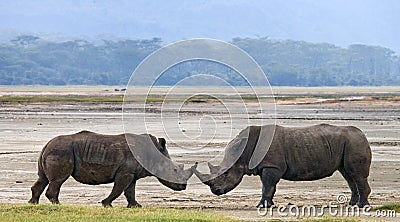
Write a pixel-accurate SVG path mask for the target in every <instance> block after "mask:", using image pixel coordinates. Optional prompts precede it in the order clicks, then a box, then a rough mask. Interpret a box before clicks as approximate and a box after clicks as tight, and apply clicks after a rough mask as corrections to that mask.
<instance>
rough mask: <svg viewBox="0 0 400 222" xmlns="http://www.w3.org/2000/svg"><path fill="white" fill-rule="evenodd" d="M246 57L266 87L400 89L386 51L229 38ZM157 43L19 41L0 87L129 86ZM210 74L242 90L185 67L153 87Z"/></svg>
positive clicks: (398, 70)
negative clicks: (260, 71) (264, 77)
mask: <svg viewBox="0 0 400 222" xmlns="http://www.w3.org/2000/svg"><path fill="white" fill-rule="evenodd" d="M231 43H232V44H234V45H236V46H238V47H240V48H241V49H243V50H244V51H246V52H247V53H248V54H249V55H251V56H252V57H253V58H254V59H255V60H256V61H257V62H258V64H259V65H260V67H261V68H262V69H263V70H264V72H265V73H266V75H267V77H268V80H269V81H270V83H271V85H282V86H347V85H352V86H363V85H374V86H380V85H400V58H399V57H398V56H397V55H396V53H395V52H394V51H392V50H390V49H388V48H384V47H380V46H370V45H363V44H354V45H350V46H348V47H347V48H342V47H338V46H335V45H333V44H328V43H309V42H304V41H293V40H274V39H269V38H267V37H261V38H234V39H232V41H231ZM163 45H164V44H163V42H162V40H161V39H160V38H152V39H139V40H133V39H120V40H113V41H111V40H102V41H101V42H100V43H98V42H97V43H93V42H89V41H87V40H69V41H64V42H54V41H46V40H43V39H41V38H40V37H37V36H33V35H21V36H17V37H15V38H14V39H12V40H11V41H10V42H9V43H7V44H1V45H0V85H36V84H38V85H126V84H127V83H128V80H129V77H130V75H131V74H132V72H133V71H134V69H135V68H136V66H137V65H138V64H139V63H140V62H141V61H142V60H143V59H144V58H145V57H146V56H148V55H149V54H150V53H152V52H154V51H155V50H157V49H159V48H160V47H162V46H163ZM200 73H202V74H204V73H210V74H214V75H216V76H218V77H220V78H222V79H224V80H226V81H227V82H228V83H230V84H233V85H246V82H245V80H244V79H243V78H241V77H240V75H238V74H237V73H236V72H235V71H234V70H232V69H231V68H229V67H226V66H224V65H222V64H219V63H215V62H210V61H201V60H199V61H197V60H196V61H187V62H184V63H181V64H178V65H176V66H174V67H171V68H170V69H168V70H167V71H166V72H165V73H164V74H163V75H162V76H161V78H160V79H158V80H157V84H158V85H174V84H176V83H177V82H179V81H180V80H182V79H183V78H186V77H189V76H191V75H195V74H200Z"/></svg>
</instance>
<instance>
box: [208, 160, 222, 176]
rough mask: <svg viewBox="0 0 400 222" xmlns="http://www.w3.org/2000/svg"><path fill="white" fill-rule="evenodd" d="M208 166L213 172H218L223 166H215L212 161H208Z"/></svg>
mask: <svg viewBox="0 0 400 222" xmlns="http://www.w3.org/2000/svg"><path fill="white" fill-rule="evenodd" d="M207 165H208V168H209V169H210V173H211V174H217V173H218V171H219V170H220V168H221V167H219V166H214V165H212V164H211V163H210V162H207Z"/></svg>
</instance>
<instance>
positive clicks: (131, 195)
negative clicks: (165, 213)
mask: <svg viewBox="0 0 400 222" xmlns="http://www.w3.org/2000/svg"><path fill="white" fill-rule="evenodd" d="M135 186H136V180H133V181H132V183H131V184H130V185H129V186H128V188H126V189H125V191H124V195H125V197H126V200H128V206H127V207H128V208H131V207H142V205H140V204H139V203H138V202H136V199H135Z"/></svg>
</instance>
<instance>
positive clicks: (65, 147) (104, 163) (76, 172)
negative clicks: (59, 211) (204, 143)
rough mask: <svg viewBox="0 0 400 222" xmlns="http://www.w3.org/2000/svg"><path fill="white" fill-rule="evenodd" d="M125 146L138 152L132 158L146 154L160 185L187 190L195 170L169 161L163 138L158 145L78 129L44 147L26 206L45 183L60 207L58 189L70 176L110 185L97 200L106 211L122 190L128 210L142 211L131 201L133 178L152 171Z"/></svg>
mask: <svg viewBox="0 0 400 222" xmlns="http://www.w3.org/2000/svg"><path fill="white" fill-rule="evenodd" d="M128 144H129V145H132V147H133V148H132V149H136V150H138V153H137V154H136V155H140V154H143V156H146V155H147V154H148V153H150V155H147V157H145V158H149V161H147V162H148V163H150V165H151V166H150V167H153V168H154V169H155V170H154V169H153V171H156V172H159V173H160V174H163V175H166V177H163V178H161V177H160V176H157V175H155V176H157V178H158V180H159V181H160V182H161V183H162V184H163V185H165V186H167V187H169V188H171V189H173V190H177V191H180V190H184V189H186V182H187V180H188V179H189V178H190V177H191V176H192V174H193V169H191V168H190V169H187V170H184V166H183V164H177V163H174V162H172V160H170V157H169V154H168V151H167V149H166V141H165V139H164V138H159V139H158V141H157V138H156V137H154V136H152V135H151V134H141V135H136V134H120V135H103V134H97V133H93V132H89V131H82V132H79V133H76V134H72V135H62V136H57V137H55V138H54V139H52V140H50V141H49V142H48V143H47V144H46V145H45V147H44V148H43V150H42V152H41V154H40V156H39V160H38V176H39V178H38V179H37V181H36V182H35V183H34V184H33V186H32V188H31V190H32V198H31V199H30V200H29V203H33V204H37V203H39V197H40V195H41V194H42V192H43V191H44V189H45V188H46V186H47V185H49V186H48V189H47V191H46V197H47V198H48V199H49V200H50V202H52V203H54V204H57V203H59V200H58V196H59V192H60V187H61V185H62V184H63V183H64V182H65V181H66V180H67V179H68V178H69V177H70V176H72V177H73V178H74V179H75V180H76V181H78V182H80V183H84V184H90V185H98V184H106V183H112V182H114V186H113V188H112V191H111V194H110V195H109V196H108V197H107V198H105V199H104V200H102V201H101V203H102V205H103V206H105V207H106V206H111V203H112V201H113V200H115V199H116V198H117V197H118V196H120V195H121V193H122V192H124V194H125V197H126V199H127V201H128V207H140V206H141V205H140V204H139V203H138V202H137V201H136V199H135V185H136V180H138V179H140V178H143V177H147V176H153V173H152V172H153V171H152V172H149V170H147V169H149V168H144V167H143V166H142V164H141V163H140V162H138V158H136V157H138V156H135V155H134V153H133V152H131V150H130V148H129V145H128ZM152 150H156V151H155V152H158V153H160V155H161V156H163V157H165V158H158V159H155V157H154V160H153V159H152V158H153V156H155V154H154V151H152ZM157 150H158V151H157ZM152 152H153V154H152ZM152 155H153V156H152ZM147 165H149V164H147ZM160 174H158V175H160ZM166 178H168V180H167V179H166Z"/></svg>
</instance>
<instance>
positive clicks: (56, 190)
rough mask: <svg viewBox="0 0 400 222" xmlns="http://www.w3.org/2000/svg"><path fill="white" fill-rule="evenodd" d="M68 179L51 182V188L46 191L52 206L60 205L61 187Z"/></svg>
mask: <svg viewBox="0 0 400 222" xmlns="http://www.w3.org/2000/svg"><path fill="white" fill-rule="evenodd" d="M67 179H68V177H67V178H64V179H62V180H55V181H50V183H49V187H48V188H47V190H46V197H47V199H49V200H50V202H51V203H52V204H59V203H60V201H59V200H58V196H59V194H60V188H61V185H62V184H63V183H64V182H65V181H66V180H67Z"/></svg>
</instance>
